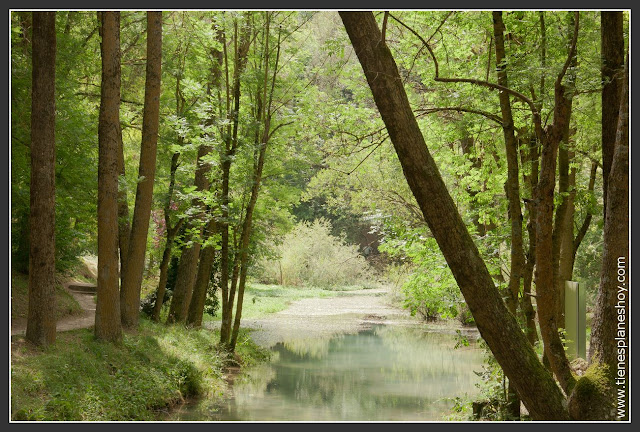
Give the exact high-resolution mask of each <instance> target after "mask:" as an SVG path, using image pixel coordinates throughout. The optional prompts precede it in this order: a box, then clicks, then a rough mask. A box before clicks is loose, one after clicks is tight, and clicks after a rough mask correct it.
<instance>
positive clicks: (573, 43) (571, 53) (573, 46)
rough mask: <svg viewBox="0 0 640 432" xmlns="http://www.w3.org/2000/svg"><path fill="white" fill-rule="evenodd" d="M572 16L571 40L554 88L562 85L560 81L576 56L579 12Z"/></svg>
mask: <svg viewBox="0 0 640 432" xmlns="http://www.w3.org/2000/svg"><path fill="white" fill-rule="evenodd" d="M573 14H574V16H575V20H574V24H573V38H572V39H571V48H570V49H569V55H568V56H567V60H566V61H565V62H564V66H563V67H562V71H560V74H559V75H558V78H557V79H556V88H557V87H559V86H560V85H561V84H562V79H563V78H564V76H565V74H566V73H567V69H569V66H570V65H571V61H572V59H573V57H574V56H575V55H576V45H577V43H578V27H579V26H580V12H578V11H576V12H574V13H573Z"/></svg>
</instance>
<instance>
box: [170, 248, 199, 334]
mask: <svg viewBox="0 0 640 432" xmlns="http://www.w3.org/2000/svg"><path fill="white" fill-rule="evenodd" d="M199 256H200V242H199V240H198V241H194V242H193V243H192V244H191V245H190V246H185V247H184V249H183V250H182V255H181V256H180V263H179V264H178V274H177V276H176V286H175V288H174V289H173V297H171V305H170V306H169V315H168V316H167V323H169V324H171V323H184V321H185V319H186V318H187V312H188V310H189V303H190V302H191V295H192V293H193V284H194V282H195V280H196V272H197V268H198V258H199Z"/></svg>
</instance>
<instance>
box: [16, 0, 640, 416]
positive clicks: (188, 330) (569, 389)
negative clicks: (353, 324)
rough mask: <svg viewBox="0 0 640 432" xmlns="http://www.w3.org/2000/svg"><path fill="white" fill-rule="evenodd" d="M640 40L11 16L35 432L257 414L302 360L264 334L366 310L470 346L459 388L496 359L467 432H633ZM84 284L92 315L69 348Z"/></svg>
mask: <svg viewBox="0 0 640 432" xmlns="http://www.w3.org/2000/svg"><path fill="white" fill-rule="evenodd" d="M630 29H631V23H630V11H627V10H612V11H597V10H581V11H564V10H563V11H560V10H554V11H531V10H514V11H490V10H489V11H480V10H478V11H473V10H471V11H459V10H454V11H446V10H399V11H382V10H379V11H360V10H357V11H337V10H335V11H330V10H329V11H306V10H267V11H259V10H251V11H241V10H224V11H223V10H198V11H196V10H185V11H183V10H166V11H159V10H155V11H144V10H122V11H51V10H48V11H28V10H12V11H10V52H9V61H10V95H9V96H10V125H9V129H10V146H11V148H10V153H11V155H10V156H11V159H10V193H11V199H10V268H11V276H10V283H11V289H10V299H9V308H10V312H11V326H12V329H11V330H12V333H11V353H10V357H11V362H10V363H11V364H10V375H11V383H10V399H11V413H10V421H33V420H63V421H68V420H75V421H78V420H79V421H93V420H103V421H104V420H106V421H120V420H157V419H159V418H160V417H158V415H159V412H160V411H167V410H168V411H171V410H172V409H173V408H174V407H175V406H178V405H180V403H182V402H184V401H185V400H190V399H189V398H190V397H196V396H197V397H199V398H202V399H203V400H208V401H209V402H208V403H213V402H212V401H214V400H218V399H220V397H224V396H225V395H226V393H227V392H228V391H229V390H228V389H229V388H230V387H234V386H235V392H236V397H235V402H234V403H240V400H241V398H239V397H238V394H240V391H241V389H242V387H239V386H238V384H234V385H232V384H233V383H232V381H233V380H232V379H231V381H230V379H229V374H230V372H229V371H231V370H233V371H234V373H239V374H240V375H241V376H242V373H243V371H244V370H247V371H251V370H254V369H251V367H257V369H255V370H258V371H259V370H260V367H259V365H260V364H270V363H272V364H280V363H277V362H278V361H282V359H284V358H285V354H283V352H281V353H280V354H277V355H279V357H278V356H276V358H275V360H274V358H273V355H274V354H273V352H274V351H273V350H274V348H273V346H272V347H271V350H272V351H271V354H269V353H268V352H267V351H268V350H267V349H265V347H261V346H260V343H259V340H258V338H257V337H255V336H252V335H255V334H256V331H258V330H256V328H257V327H256V326H257V324H255V323H256V322H258V323H260V325H262V326H267V324H269V323H273V322H278V323H279V324H278V325H279V326H280V327H279V328H280V330H279V331H281V332H285V333H286V332H292V331H294V330H295V327H296V326H298V327H299V329H298V330H299V331H300V332H304V331H306V330H304V329H303V324H304V321H305V320H307V321H308V323H307V324H308V325H309V326H312V327H310V328H312V329H313V328H315V327H318V324H317V323H319V322H320V321H314V320H315V319H316V318H314V316H315V315H318V314H320V313H321V312H320V311H322V310H323V309H322V308H323V306H322V305H324V304H325V302H329V303H326V304H327V305H330V306H328V307H327V308H328V309H331V308H334V307H338V306H339V305H340V304H341V303H339V302H340V301H344V302H349V301H350V302H352V303H349V306H348V307H352V306H353V307H357V308H359V309H357V310H358V311H361V312H362V313H361V316H359V317H358V318H357V319H359V320H360V321H359V325H362V323H363V321H367V320H369V321H371V320H374V321H375V320H378V321H381V322H382V321H384V320H385V319H386V321H390V318H388V317H390V316H391V314H392V313H397V314H398V316H403V317H405V318H403V319H407V320H411V323H412V324H411V325H412V326H414V327H416V328H418V329H420V331H423V332H424V331H426V330H429V331H432V330H433V329H436V328H438V329H441V328H446V329H447V330H446V331H447V332H449V333H454V334H456V335H457V339H456V340H454V339H452V341H451V342H450V343H449V345H451V346H453V345H454V344H455V345H456V349H455V350H453V354H452V356H453V357H452V358H453V360H452V362H454V363H455V362H456V361H457V360H455V359H456V358H457V357H456V355H457V354H456V352H455V351H459V352H460V354H459V355H460V356H462V355H463V354H462V351H463V350H464V349H471V348H473V349H475V350H477V352H478V353H482V355H483V356H484V360H483V361H482V363H483V365H482V369H483V371H484V372H482V373H477V375H478V377H479V378H478V380H479V384H476V387H478V388H480V389H481V390H480V393H474V396H472V397H469V398H467V399H464V398H463V396H464V395H463V394H455V395H451V396H450V397H451V398H452V400H455V401H456V402H455V404H450V405H447V408H446V409H445V410H446V411H448V415H449V417H447V418H446V419H448V420H458V421H470V420H482V419H484V420H493V421H502V420H532V421H550V420H559V421H594V420H598V421H602V420H604V421H620V420H622V421H630V406H629V402H630V391H631V382H630V366H631V364H630V362H629V356H630V343H631V340H630V337H629V330H630V329H629V327H628V326H629V324H630V319H631V315H630V314H631V309H630V289H631V286H630V269H631V263H630V244H629V239H630V227H629V216H630V207H629V199H630V177H629V174H630V170H629V144H630V143H629V139H630V138H629V131H630V124H629V100H630V93H629V84H630V77H629V55H630V47H629V43H630ZM90 264H92V265H93V271H88V270H87V269H88V268H90V267H91V265H90ZM71 280H74V281H76V282H78V281H80V282H81V283H80V285H83V286H95V287H94V288H95V291H94V293H93V295H92V296H90V298H91V299H92V302H90V303H91V304H92V305H93V306H91V307H90V309H91V310H92V315H91V316H90V317H89V323H88V324H87V325H85V326H83V327H84V328H81V329H75V330H72V331H61V330H60V322H61V321H60V320H61V319H63V318H64V317H65V316H67V315H68V317H67V318H69V317H72V316H76V317H78V316H80V314H81V313H82V311H80V309H79V308H80V306H78V304H76V301H75V300H74V298H75V297H74V296H72V295H71V294H69V290H68V288H69V287H68V283H69V281H71ZM571 282H577V283H578V284H579V286H580V287H581V291H579V292H580V293H581V294H580V296H582V297H581V298H582V300H581V301H582V302H583V304H584V309H585V310H584V311H583V312H582V314H583V315H584V317H583V318H581V320H582V321H580V323H581V324H579V325H578V327H579V328H582V331H583V332H585V334H586V341H583V342H581V343H582V346H583V347H584V345H585V344H586V346H587V349H586V351H585V352H584V353H582V354H580V353H578V354H576V353H575V352H573V351H572V348H571V347H572V346H573V345H572V343H577V342H576V341H573V340H572V339H571V338H572V336H570V333H569V332H570V331H569V328H570V326H572V325H573V319H574V318H573V315H572V314H569V313H567V312H566V311H567V310H568V309H567V308H568V307H569V304H568V302H569V297H567V295H566V294H565V293H566V292H567V288H566V287H567V286H568V285H566V284H567V283H571ZM349 299H350V300H349ZM374 299H376V300H375V301H376V302H375V303H373V301H374ZM93 301H94V302H95V304H94V303H93ZM330 302H333V303H330ZM367 302H371V303H367ZM302 304H304V305H309V306H308V308H309V309H305V310H303V311H302V312H300V316H301V317H302V318H301V321H296V322H297V323H298V324H292V323H288V324H287V321H286V319H285V318H286V316H287V315H286V312H287V311H289V314H290V315H291V314H293V312H291V311H292V310H294V309H287V308H292V307H295V306H297V307H301V306H300V305H302ZM345 304H346V303H345ZM368 304H370V305H373V306H371V310H365V309H366V308H367V305H368ZM374 306H375V307H374ZM346 307H347V306H345V308H346ZM375 308H378V309H376V310H382V311H383V312H376V310H374V309H375ZM381 308H384V309H381ZM389 308H391V309H389ZM67 309H68V310H67ZM94 309H95V312H93V310H94ZM392 309H393V310H394V311H395V312H389V311H390V310H392ZM300 310H302V309H300ZM345 310H346V309H345ZM353 310H355V309H353ZM350 311H351V310H350ZM334 312H335V311H334ZM283 313H285V315H284V316H283V315H282V314H283ZM322 313H324V312H322ZM327 313H330V312H327ZM336 313H337V312H336ZM349 313H352V311H351V312H349ZM353 313H355V312H353ZM353 313H352V315H353ZM305 314H306V315H305ZM365 315H366V316H365ZM581 316H582V315H581ZM341 317H342V318H340V319H343V320H344V322H347V320H348V319H351V318H352V317H351V316H350V315H348V314H347V312H345V315H344V316H342V315H341ZM65 319H66V318H65ZM256 320H257V321H256ZM265 320H267V321H265ZM269 320H273V321H269ZM278 320H280V321H278ZM336 320H337V319H336ZM340 322H342V321H340ZM340 322H337V321H335V322H333V323H332V325H335V326H339V324H340ZM367 322H368V321H367ZM403 322H404V321H403ZM252 323H253V324H252ZM378 324H379V323H378ZM269 325H271V324H269ZM323 325H324V324H323ZM327 325H328V324H327ZM376 325H377V324H376ZM14 326H15V327H16V328H18V327H19V326H22V327H24V328H23V330H22V333H19V332H18V330H16V332H14V331H13V328H14ZM56 326H58V328H57V327H56ZM345 326H346V324H345ZM407 326H408V324H407ZM384 327H388V326H384ZM265 328H266V327H265ZM367 328H368V329H371V328H373V329H374V330H375V331H377V332H378V333H375V332H374V333H375V334H376V335H382V336H380V337H383V336H384V337H387V339H385V341H387V342H389V340H393V341H394V342H395V343H399V342H398V341H399V340H400V339H401V338H400V336H397V335H395V333H394V335H395V336H389V335H386V334H385V333H384V332H385V331H386V330H384V331H383V330H381V328H382V327H376V326H375V325H374V326H373V327H371V326H369V327H367ZM412 328H413V327H412ZM376 329H377V330H376ZM425 329H426V330H425ZM314 331H315V330H314ZM263 333H264V331H263ZM285 333H282V334H285ZM343 333H345V334H346V333H348V332H346V331H345V332H343ZM403 334H404V333H403ZM421 334H422V333H421ZM367 335H369V334H368V333H367ZM385 335H386V336H385ZM469 335H473V336H469ZM307 336H308V335H307ZM342 337H343V338H346V339H344V340H345V341H346V340H350V339H348V337H349V336H342ZM367 337H370V336H367ZM252 338H253V339H252ZM391 338H393V339H391ZM421 338H422V336H421V337H420V338H417V339H415V340H413V339H412V340H411V342H408V344H409V345H413V347H414V348H415V349H419V346H418V345H419V344H420V343H421V342H420V341H421V340H423V339H421ZM334 343H335V341H334V342H331V344H334ZM345 343H346V342H345ZM327 344H329V342H326V343H325V345H323V346H325V348H326V346H334V345H327ZM354 344H356V343H355V342H354ZM285 345H286V344H285ZM286 346H288V347H289V348H291V342H290V343H289V345H286ZM460 346H462V348H459V347H460ZM168 347H170V348H168ZM385 347H387V348H385V349H393V346H391V347H389V346H388V344H387V345H385ZM423 348H424V347H423ZM298 349H301V348H298ZM309 350H311V351H308V352H307V354H306V355H307V357H309V355H311V354H309V352H311V353H312V354H313V349H311V348H309ZM287 355H289V354H287ZM313 355H318V356H319V355H320V354H317V353H316V354H313ZM412 355H417V354H412ZM421 355H422V354H421ZM300 356H301V357H304V355H302V354H301V355H300ZM410 356H411V355H410ZM312 357H313V356H312ZM381 358H382V357H381ZM460 358H462V357H460ZM465 358H466V357H465ZM81 359H82V360H81ZM81 362H82V365H80V363H81ZM460 362H461V363H460V364H462V360H460ZM388 366H389V367H391V366H392V365H391V364H389V365H388ZM414 366H415V365H414ZM363 367H364V366H363ZM381 367H382V366H381ZM385 367H386V365H385ZM412 367H413V366H412ZM88 369H91V372H88V371H87V370H88ZM415 373H419V374H420V376H422V375H423V374H424V370H422V371H420V372H415ZM83 374H84V376H83ZM93 374H96V375H93ZM98 374H100V375H98ZM247 374H249V375H250V373H249V372H247ZM256 374H257V372H256ZM263 375H264V374H263ZM98 376H99V378H98ZM234 376H235V375H234ZM306 379H310V378H306ZM443 379H444V378H443ZM225 380H226V381H225ZM345 380H348V378H345ZM300 382H303V381H300ZM300 382H298V383H297V384H292V385H293V386H298V387H299V386H300V385H301V384H300ZM70 383H75V384H73V385H72V384H70ZM265 385H267V384H265ZM319 386H320V387H322V385H321V384H319ZM425 386H427V387H428V386H429V384H428V381H426V384H425ZM298 387H296V388H298ZM469 387H470V388H473V387H474V385H470V386H469ZM270 388H272V387H269V386H267V389H270ZM225 389H226V390H225ZM309 391H310V390H309ZM335 391H336V390H335V388H332V389H331V390H329V389H328V386H325V387H322V392H323V393H322V394H323V396H322V399H327V397H328V396H326V395H327V394H329V393H330V394H331V395H333V396H331V397H332V398H333V399H336V400H337V399H338V398H337V397H335V395H334V392H335ZM264 392H265V393H268V391H267V390H264ZM298 392H303V393H304V391H303V390H298ZM327 392H329V393H327ZM296 394H297V396H296V398H297V399H300V398H301V397H302V396H300V393H296ZM348 394H350V397H352V398H354V399H355V400H354V402H353V404H354V405H358V406H359V408H358V409H362V410H364V409H365V408H363V406H364V405H365V402H364V399H361V400H360V401H358V400H357V396H356V395H354V393H353V390H351V393H348ZM221 395H222V396H221ZM363 397H364V396H363ZM385 397H386V396H385ZM390 397H391V396H390ZM380 398H381V399H379V400H378V399H375V398H374V399H375V400H376V403H377V404H378V405H377V406H378V408H379V409H380V407H386V406H387V405H389V404H395V403H396V402H394V401H395V399H393V398H391V399H385V398H382V396H380ZM417 399H420V398H417ZM424 400H425V399H424V397H423V398H422V402H420V401H418V402H415V403H416V404H422V403H425V402H424ZM390 401H391V402H390ZM313 403H315V402H313ZM336 403H337V402H336ZM412 403H414V402H412ZM345 406H346V405H345ZM289 411H292V410H291V409H289ZM293 411H295V410H293ZM343 411H346V408H344V407H343ZM239 412H242V411H239ZM336 412H337V411H336ZM360 412H362V413H364V412H365V411H359V413H360ZM452 413H454V414H455V415H454V414H452ZM456 413H457V414H456ZM313 415H319V414H317V413H316V414H313ZM313 415H311V414H310V415H309V417H308V418H300V419H301V420H310V421H314V420H322V419H323V418H319V417H313ZM332 415H333V414H332ZM353 415H354V416H358V415H362V416H364V415H365V414H353ZM371 415H373V414H371ZM380 415H387V414H380ZM388 415H389V416H391V414H388ZM240 417H242V415H241V416H240ZM216 419H217V418H216ZM252 419H253V417H249V416H248V415H247V414H245V415H244V417H243V418H235V420H252ZM256 419H257V420H263V419H270V418H257V417H256ZM296 419H298V418H294V417H291V418H274V419H273V420H284V421H286V420H296ZM345 419H346V420H349V419H353V418H352V417H342V418H334V417H331V420H335V421H340V420H345ZM355 419H356V420H363V421H367V420H375V419H377V418H370V417H369V418H367V417H365V418H359V417H357V418H355ZM398 419H399V418H398ZM412 419H413V420H416V419H415V418H413V417H412ZM197 420H199V421H202V420H207V418H197ZM378 420H396V418H395V417H393V418H379V419H378ZM417 420H418V421H419V420H420V419H419V418H418V419H417ZM425 420H429V421H432V420H433V419H431V418H429V419H425ZM436 420H437V421H440V420H442V418H437V419H436Z"/></svg>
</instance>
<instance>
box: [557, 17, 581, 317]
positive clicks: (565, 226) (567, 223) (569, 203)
mask: <svg viewBox="0 0 640 432" xmlns="http://www.w3.org/2000/svg"><path fill="white" fill-rule="evenodd" d="M572 16H573V15H572V14H570V15H569V20H568V31H569V34H570V35H571V34H572V32H573V28H574V26H575V22H574V21H575V20H574V19H573V18H571V17H572ZM568 50H571V47H570V46H569V48H568ZM577 64H578V56H577V55H573V56H571V59H570V63H569V70H568V71H567V79H566V80H565V82H566V84H565V85H564V99H565V102H566V105H565V109H564V110H565V113H564V115H565V116H566V121H563V129H562V130H561V131H559V132H560V133H561V134H562V137H561V142H560V144H559V146H558V192H559V194H560V195H561V202H560V205H558V207H557V209H556V215H555V222H554V227H553V235H552V241H553V251H552V259H553V263H554V281H555V285H556V287H555V291H556V294H555V295H556V311H555V314H556V325H557V326H558V328H565V321H564V307H565V301H564V300H565V299H564V287H565V281H569V280H571V279H572V275H573V265H572V262H573V221H574V218H575V204H574V201H575V194H576V192H575V186H576V171H575V168H571V167H570V165H571V162H572V160H573V158H574V157H575V152H574V151H573V146H572V144H571V142H570V141H571V136H572V135H573V133H575V131H571V128H570V122H571V115H572V109H573V94H574V93H575V88H576V86H575V78H576V77H575V72H573V71H574V68H575V67H576V66H577Z"/></svg>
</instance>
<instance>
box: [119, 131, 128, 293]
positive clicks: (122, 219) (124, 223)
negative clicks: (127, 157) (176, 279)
mask: <svg viewBox="0 0 640 432" xmlns="http://www.w3.org/2000/svg"><path fill="white" fill-rule="evenodd" d="M118 173H119V182H118V244H119V246H120V281H121V282H120V285H121V286H122V281H123V279H124V274H125V273H126V267H127V253H128V252H129V238H130V236H131V223H130V221H129V199H128V197H127V188H126V187H125V185H124V180H125V165H124V145H123V142H122V129H121V127H120V123H119V122H118Z"/></svg>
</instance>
